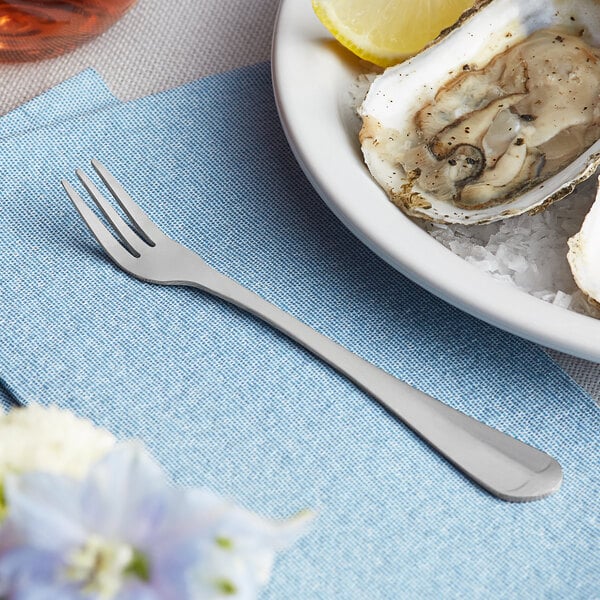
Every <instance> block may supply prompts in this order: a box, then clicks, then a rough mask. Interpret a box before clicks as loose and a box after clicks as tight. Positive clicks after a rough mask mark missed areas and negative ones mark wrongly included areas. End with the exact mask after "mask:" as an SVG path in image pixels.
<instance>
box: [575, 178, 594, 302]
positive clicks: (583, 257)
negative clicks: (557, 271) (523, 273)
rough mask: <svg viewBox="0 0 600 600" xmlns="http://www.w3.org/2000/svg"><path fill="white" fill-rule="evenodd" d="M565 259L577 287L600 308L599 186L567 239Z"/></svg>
mask: <svg viewBox="0 0 600 600" xmlns="http://www.w3.org/2000/svg"><path fill="white" fill-rule="evenodd" d="M568 245H569V252H568V253H567V260H568V261H569V266H570V267H571V272H572V273H573V279H575V283H576V284H577V287H578V288H579V289H580V290H581V291H582V292H583V293H584V294H585V296H586V298H587V299H588V300H589V301H590V302H591V304H592V305H594V306H596V308H600V261H599V260H598V257H600V186H599V188H598V191H597V192H596V199H595V201H594V203H593V204H592V207H591V208H590V210H589V212H588V213H587V215H586V217H585V219H584V221H583V225H582V226H581V229H580V230H579V231H578V232H577V233H576V234H575V235H574V236H573V237H571V238H569V240H568Z"/></svg>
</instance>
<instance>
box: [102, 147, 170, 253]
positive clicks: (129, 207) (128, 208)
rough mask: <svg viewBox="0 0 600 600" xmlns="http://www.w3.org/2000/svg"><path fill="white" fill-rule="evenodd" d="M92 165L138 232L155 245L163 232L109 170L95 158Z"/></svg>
mask: <svg viewBox="0 0 600 600" xmlns="http://www.w3.org/2000/svg"><path fill="white" fill-rule="evenodd" d="M92 166H93V167H94V169H95V170H96V172H97V173H98V175H100V177H101V179H102V181H104V183H105V185H106V187H107V188H108V189H109V190H110V192H111V193H112V195H113V196H114V197H115V199H116V200H117V202H118V203H119V205H120V206H121V208H122V209H123V210H124V211H125V213H126V214H127V216H128V217H129V218H130V219H131V222H132V223H134V224H135V226H136V227H137V229H138V233H139V234H140V235H141V236H142V237H143V238H144V239H145V240H146V241H147V242H148V243H149V244H150V245H152V246H153V245H155V242H156V241H158V240H159V239H160V238H161V237H164V235H165V234H164V233H163V232H162V231H161V230H160V229H159V228H158V227H157V226H156V225H155V224H154V222H153V221H152V220H151V219H150V217H149V216H148V215H147V214H146V213H145V212H144V211H143V210H142V209H141V208H140V207H139V206H138V204H136V203H135V202H134V200H133V199H132V198H131V196H130V195H129V194H128V193H127V192H126V191H125V189H124V188H123V186H122V185H121V184H120V183H119V182H118V181H117V180H116V179H115V177H114V176H113V175H112V174H111V173H110V172H109V170H108V169H107V168H106V167H105V166H104V165H103V164H102V163H101V162H100V161H99V160H96V159H95V158H94V159H92Z"/></svg>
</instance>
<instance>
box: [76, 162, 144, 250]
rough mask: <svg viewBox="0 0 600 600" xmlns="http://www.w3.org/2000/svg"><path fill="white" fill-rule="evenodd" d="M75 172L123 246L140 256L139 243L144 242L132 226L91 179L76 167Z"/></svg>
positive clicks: (140, 248)
mask: <svg viewBox="0 0 600 600" xmlns="http://www.w3.org/2000/svg"><path fill="white" fill-rule="evenodd" d="M75 173H77V177H79V179H80V180H81V183H83V185H84V187H85V189H86V190H87V191H88V193H89V194H90V196H91V197H92V199H93V200H94V202H95V203H96V206H97V207H98V208H99V209H100V210H101V211H102V214H103V215H104V216H105V217H106V220H107V221H108V222H109V223H110V224H111V225H112V226H113V228H114V230H115V232H116V233H117V235H118V237H119V238H120V240H121V241H122V242H123V244H124V245H125V247H126V248H127V249H128V250H129V251H130V252H131V253H132V254H134V255H135V256H141V251H142V247H141V245H142V244H143V243H144V242H143V240H141V239H140V238H139V236H138V235H137V233H135V232H134V231H133V230H132V228H131V227H130V226H129V225H128V224H127V223H126V222H125V221H124V220H123V218H122V217H121V215H119V213H118V212H117V211H116V210H115V209H114V208H113V207H112V206H111V204H110V203H109V202H108V201H107V200H106V199H105V198H104V197H103V196H102V194H101V193H100V191H99V190H98V188H97V187H96V186H95V185H94V183H93V182H92V180H91V179H90V178H89V177H88V176H87V175H86V174H85V173H84V172H83V171H82V170H81V169H77V170H76V171H75Z"/></svg>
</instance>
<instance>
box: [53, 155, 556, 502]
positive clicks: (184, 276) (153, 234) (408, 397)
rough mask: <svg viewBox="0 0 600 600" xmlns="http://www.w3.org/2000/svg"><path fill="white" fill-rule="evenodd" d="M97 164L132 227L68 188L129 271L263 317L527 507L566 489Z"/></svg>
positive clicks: (531, 458) (537, 463)
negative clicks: (184, 234)
mask: <svg viewBox="0 0 600 600" xmlns="http://www.w3.org/2000/svg"><path fill="white" fill-rule="evenodd" d="M92 165H93V167H94V169H95V170H96V172H97V173H98V175H99V176H100V178H101V179H102V181H103V182H104V184H105V185H106V187H107V188H108V190H109V191H110V193H111V195H112V196H113V197H114V199H115V200H116V201H117V203H118V204H119V205H120V207H121V209H122V210H123V211H124V213H125V215H126V216H127V217H128V220H129V223H127V222H126V221H125V219H123V217H122V216H121V215H120V213H119V212H118V211H117V210H116V209H115V208H114V207H113V206H112V204H111V203H110V202H109V201H108V200H106V199H105V198H104V197H103V196H102V194H101V193H100V191H99V190H98V188H97V187H96V186H95V185H94V183H93V182H92V181H91V179H90V178H89V177H88V176H87V175H86V174H85V173H84V172H83V171H81V170H77V176H78V177H79V179H80V180H81V182H82V183H83V185H84V187H85V188H86V190H87V192H88V193H89V195H90V196H91V197H92V199H93V200H94V202H95V203H96V205H97V206H98V208H99V209H100V211H101V212H102V214H103V215H104V217H105V219H106V221H108V223H109V224H110V226H111V227H112V230H113V232H111V230H110V229H109V228H108V227H107V226H106V225H105V224H104V222H103V221H102V220H101V219H100V218H99V217H98V216H97V215H96V213H95V212H94V211H93V210H92V209H91V208H90V207H89V206H88V205H87V204H86V203H85V202H84V200H83V199H82V198H81V196H80V195H79V193H78V192H77V191H76V190H75V188H74V187H73V186H72V185H71V184H70V183H69V182H67V181H64V180H63V182H62V183H63V186H64V188H65V190H66V192H67V194H68V195H69V198H70V199H71V200H72V202H73V204H74V205H75V207H76V208H77V210H78V212H79V214H80V215H81V217H82V218H83V220H84V221H85V223H86V224H87V226H88V227H89V229H90V230H91V232H92V234H93V235H94V237H95V238H96V239H97V240H98V243H99V244H100V245H101V246H102V247H103V248H104V250H105V251H106V253H107V254H108V255H109V257H110V258H111V259H112V260H113V261H114V262H115V263H116V264H117V265H118V266H119V267H120V268H121V269H123V270H124V271H126V272H127V273H130V274H131V275H133V276H134V277H137V278H138V279H142V280H144V281H149V282H152V283H158V284H164V285H187V286H192V287H197V288H200V289H202V290H204V291H206V292H209V293H211V294H214V295H216V296H218V297H220V298H223V299H224V300H227V301H229V302H231V303H233V304H235V305H236V306H239V307H241V308H243V309H245V310H246V311H248V312H250V313H251V314H253V315H256V316H257V317H259V318H261V319H263V320H264V321H266V322H267V323H269V324H270V325H272V326H273V327H275V328H277V329H278V330H280V331H281V332H283V333H285V334H286V335H288V336H289V337H290V338H292V339H293V340H295V341H296V342H298V343H299V344H301V345H302V346H304V347H305V348H306V349H307V350H309V351H310V352H312V353H313V354H315V355H316V356H318V357H319V358H321V359H322V360H324V361H325V362H327V363H328V364H329V365H330V366H332V367H333V368H335V369H336V370H337V371H339V372H340V373H342V374H344V375H346V376H347V377H348V378H349V379H350V380H352V381H353V382H354V383H356V384H357V385H358V386H359V387H360V388H361V389H363V390H364V391H365V392H367V393H368V394H370V395H371V396H372V397H373V398H374V399H375V400H377V401H378V402H380V403H381V404H382V405H383V406H384V407H385V408H386V409H387V410H388V411H389V412H391V413H392V414H394V415H395V416H396V417H398V418H399V419H400V420H401V421H403V422H404V423H405V424H406V425H408V426H409V427H410V428H411V429H412V430H413V431H415V432H416V433H417V434H418V435H419V436H421V438H423V439H424V440H425V441H426V442H428V443H429V444H430V445H431V446H432V447H433V448H435V449H436V450H437V451H438V452H440V453H441V454H442V455H443V456H445V457H446V458H447V459H448V460H449V461H450V462H451V463H452V464H454V465H455V466H456V467H457V468H458V469H459V470H460V471H462V472H463V473H464V474H465V475H467V476H468V477H470V478H471V479H472V480H473V481H474V482H476V483H477V484H479V485H480V486H481V487H483V488H484V489H486V490H487V491H489V492H490V493H492V494H494V495H495V496H497V497H498V498H501V499H503V500H508V501H513V502H524V501H529V500H536V499H539V498H543V497H545V496H548V495H549V494H552V493H553V492H555V491H556V490H558V489H559V487H560V485H561V482H562V469H561V467H560V465H559V464H558V462H556V460H554V459H553V458H552V457H550V456H548V455H547V454H546V453H544V452H541V451H540V450H537V449H535V448H533V447H531V446H529V445H527V444H524V443H523V442H520V441H518V440H516V439H514V438H512V437H510V436H508V435H506V434H504V433H501V432H500V431H498V430H496V429H493V428H491V427H488V426H487V425H485V424H483V423H481V422H479V421H477V420H475V419H473V418H472V417H469V416H467V415H465V414H463V413H461V412H460V411H458V410H455V409H453V408H451V407H449V406H447V405H445V404H443V403H442V402H440V401H439V400H436V399H435V398H432V397H431V396H429V395H427V394H425V393H423V392H420V391H419V390H416V389H415V388H413V387H411V386H410V385H408V384H407V383H404V382H403V381H400V380H399V379H396V378H395V377H393V376H392V375H390V374H389V373H386V372H385V371H382V370H381V369H379V368H377V367H376V366H375V365H373V364H371V363H369V362H367V361H365V360H363V359H362V358H360V357H359V356H357V355H356V354H353V353H352V352H350V351H349V350H347V349H346V348H344V347H342V346H340V345H339V344H337V343H336V342H334V341H333V340H331V339H330V338H328V337H326V336H324V335H322V334H320V333H318V332H317V331H315V330H314V329H312V328H311V327H309V326H308V325H305V324H304V323H302V322H301V321H299V320H298V319H296V318H295V317H293V316H292V315H290V314H288V313H286V312H284V311H282V310H281V309H280V308H278V307H277V306H275V305H273V304H271V303H269V302H267V301H266V300H264V299H263V298H261V297H260V296H258V295H257V294H255V293H254V292H252V291H250V290H249V289H247V288H245V287H243V286H242V285H240V284H238V283H236V282H235V281H234V280H233V279H230V278H229V277H227V276H225V275H223V274H221V273H219V272H218V271H216V270H215V269H213V268H212V267H211V266H210V265H208V263H206V262H205V261H204V260H202V258H200V256H198V255H197V254H196V253H195V252H192V251H191V250H190V249H189V248H186V247H185V246H182V245H181V244H179V243H178V242H176V241H174V240H172V239H171V238H169V237H168V236H167V235H165V234H164V233H163V232H162V231H161V230H160V229H159V228H158V227H157V226H156V225H155V224H154V223H153V222H152V220H151V219H150V218H149V217H148V215H146V213H145V212H144V211H143V210H142V209H141V208H140V207H139V206H138V205H137V204H136V203H135V202H134V201H133V200H132V199H131V197H130V196H129V194H127V192H126V191H125V190H124V188H123V186H121V184H120V183H119V182H118V181H117V180H116V179H115V178H114V177H113V176H112V175H111V174H110V172H109V171H108V170H107V169H106V167H104V166H103V165H102V164H101V163H99V162H98V161H96V160H93V161H92Z"/></svg>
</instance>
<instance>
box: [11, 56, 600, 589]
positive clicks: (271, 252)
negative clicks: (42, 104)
mask: <svg viewBox="0 0 600 600" xmlns="http://www.w3.org/2000/svg"><path fill="white" fill-rule="evenodd" d="M92 157H96V158H99V159H100V160H101V161H103V162H104V163H105V164H106V165H107V166H108V167H109V168H110V169H111V170H112V171H113V172H114V174H115V175H116V176H117V177H118V178H119V179H120V180H121V181H122V183H123V184H124V185H125V187H126V188H127V189H128V190H129V191H130V193H131V194H132V195H133V197H134V198H136V199H137V200H138V201H139V202H140V204H141V205H142V206H143V207H144V208H145V209H146V210H147V211H148V212H149V213H150V215H151V216H152V217H153V218H154V219H155V220H156V222H157V223H158V224H159V225H160V226H161V227H162V228H163V229H164V230H165V231H166V232H167V233H168V234H169V235H171V236H172V237H174V238H176V239H177V240H179V241H181V242H182V243H184V244H186V245H188V246H189V247H190V248H193V249H194V250H196V251H198V252H199V253H200V254H201V255H202V256H203V257H204V258H205V259H206V260H207V261H208V262H209V263H211V264H212V265H213V266H215V267H216V268H217V269H219V270H220V271H222V272H223V273H226V274H227V275H229V276H231V277H233V278H234V279H236V280H237V281H239V282H240V283H242V284H244V285H246V286H247V287H249V288H251V289H253V290H254V291H256V292H257V293H258V294H260V295H261V296H263V297H265V298H267V299H268V300H270V301H272V302H274V303H275V304H277V305H279V306H280V307H282V308H283V309H285V310H287V311H289V312H290V313H292V314H294V315H296V316H297V317H299V318H300V319H302V320H303V321H305V322H307V323H309V324H310V325H312V326H313V327H315V328H316V329H318V330H319V331H321V332H323V333H324V334H326V335H328V336H330V337H332V338H333V339H335V340H337V341H339V342H340V343H342V344H343V345H345V346H347V347H348V348H350V349H351V350H353V351H354V352H356V353H357V354H359V355H361V356H363V357H364V358H366V359H367V360H369V361H371V362H373V363H375V364H377V365H379V366H380V367H382V368H383V369H385V370H387V371H389V372H391V373H393V374H395V375H396V376H398V377H400V378H402V379H404V380H406V381H408V382H409V383H411V384H413V385H415V386H416V387H418V388H420V389H422V390H424V391H426V392H429V393H431V394H434V395H435V396H437V397H438V398H440V399H442V400H443V401H445V402H447V403H448V404H450V405H452V406H455V407H457V408H459V409H461V410H463V411H464V412H467V413H469V414H472V415H473V416H475V417H476V418H479V419H481V420H483V421H485V422H486V423H488V424H490V425H491V426H493V427H497V428H499V429H502V430H504V431H506V432H508V433H510V434H512V435H514V436H516V437H518V438H519V439H522V440H524V441H526V442H528V443H531V444H533V445H535V446H538V447H540V448H542V449H544V450H546V451H548V452H549V453H551V454H552V455H554V456H555V457H556V458H557V459H558V460H559V461H560V462H561V464H562V466H563V468H564V471H565V481H564V484H563V487H562V489H561V490H560V491H559V492H558V493H557V494H555V495H554V496H552V497H550V498H547V499H545V500H543V501H539V502H534V503H529V504H519V505H515V504H508V503H505V502H502V501H500V500H497V499H495V498H493V497H492V496H490V495H488V494H487V493H486V492H484V491H482V490H481V489H479V488H478V487H476V486H475V485H473V484H472V483H471V482H470V481H468V480H467V479H466V478H465V477H463V476H462V475H461V474H459V473H458V472H457V471H456V470H455V469H454V468H453V467H452V466H450V465H449V464H447V463H446V462H445V461H444V460H443V459H441V458H440V457H439V456H438V455H437V454H436V453H435V452H434V451H432V450H431V449H429V448H428V447H427V446H426V445H425V444H423V443H422V442H421V441H420V440H419V439H418V437H416V436H415V435H414V434H413V433H411V432H410V431H409V430H407V429H406V428H405V427H404V426H402V425H401V424H399V423H398V422H397V421H395V420H394V419H393V418H392V417H391V416H390V415H389V414H387V413H386V412H385V411H384V410H382V409H381V408H380V407H379V406H378V405H377V404H376V403H374V402H373V401H372V400H371V399H370V398H369V397H368V396H367V395H365V394H364V393H362V392H361V391H359V390H358V389H357V388H356V387H355V386H354V385H352V384H351V383H349V382H348V381H347V380H346V379H344V378H343V377H342V376H340V375H338V374H337V373H336V372H334V371H333V370H332V369H330V368H329V367H327V366H326V365H324V364H323V363H322V362H320V361H319V360H317V359H315V358H314V357H313V356H311V355H310V354H308V353H307V352H306V351H304V350H303V349H302V348H300V347H298V346H297V345H296V344H294V343H293V342H291V341H289V340H288V339H287V338H285V337H284V336H283V335H281V334H279V333H277V332H275V331H273V330H272V329H270V328H269V327H268V326H266V325H264V324H263V323H262V322H260V321H258V320H257V319H255V318H253V317H250V316H248V315H247V314H245V313H244V312H242V311H240V310H238V309H236V308H233V307H231V306H229V305H227V304H225V303H224V302H222V301H220V300H218V299H215V298H212V297H210V296H208V295H206V294H203V293H201V292H199V291H197V290H192V289H184V288H175V287H160V286H154V285H150V284H145V283H142V282H139V281H137V280H135V279H133V278H131V277H129V276H128V275H126V274H124V273H123V272H121V271H119V270H118V269H116V268H115V267H114V266H113V265H112V263H111V262H110V261H109V260H108V259H107V258H106V257H105V256H104V254H103V253H102V251H101V250H100V249H99V247H98V246H97V244H96V243H95V241H94V240H93V238H92V236H91V235H90V234H89V233H88V231H87V230H86V228H85V226H84V225H83V224H82V223H81V221H80V220H79V217H78V215H77V214H76V212H75V210H74V209H73V208H72V206H71V205H70V203H69V201H68V199H67V198H66V196H65V194H64V192H63V191H62V189H61V186H60V184H59V181H60V179H61V178H62V177H68V178H70V179H71V181H75V178H74V177H73V175H72V174H73V171H74V169H75V168H76V167H84V168H86V169H87V170H88V171H91V169H90V168H89V167H88V164H89V162H88V161H89V159H90V158H92ZM0 189H2V190H3V193H2V196H1V200H0V212H1V218H0V257H1V261H2V266H3V268H2V272H1V273H0V290H1V294H0V305H1V311H0V314H2V319H3V323H2V327H0V375H1V376H2V377H3V379H4V381H5V383H6V384H7V385H8V386H9V387H10V389H11V391H12V393H13V394H15V395H16V397H17V398H18V399H19V400H20V401H21V402H24V403H27V402H31V401H36V402H42V403H51V402H52V403H56V404H58V405H60V406H63V407H68V408H71V409H73V410H74V411H76V412H77V413H78V414H80V415H83V416H86V417H89V418H91V419H93V420H94V421H95V422H96V423H98V424H100V425H102V426H105V427H107V428H109V429H111V430H112V431H113V432H115V433H116V434H117V435H118V436H122V437H125V436H138V437H140V438H142V439H143V440H144V441H145V442H146V443H147V444H148V445H149V447H150V448H151V449H152V451H153V452H154V454H155V455H156V456H157V458H158V459H159V460H160V461H161V462H162V464H164V465H165V466H166V467H167V468H168V470H169V471H170V472H171V474H172V475H173V477H174V479H175V480H176V481H177V482H178V483H180V484H192V485H206V486H209V487H211V488H212V489H214V490H216V491H219V492H221V493H224V494H226V495H230V496H233V497H235V498H237V499H238V500H239V501H241V502H243V503H244V504H245V505H246V506H248V507H249V508H251V509H253V510H257V511H259V512H262V513H264V514H268V515H271V516H287V515H290V514H292V513H294V512H296V511H297V510H300V509H302V508H306V507H312V508H317V509H319V510H320V513H321V514H320V518H319V520H318V521H317V523H316V525H315V527H314V530H313V532H312V533H311V534H310V535H309V536H307V537H306V538H304V539H303V540H302V541H301V542H300V543H298V544H297V545H296V546H294V547H293V548H292V549H291V550H289V551H287V552H286V553H284V554H283V555H282V556H281V557H280V559H279V562H278V566H277V568H276V569H275V571H274V578H273V580H272V582H271V584H270V586H269V588H268V590H267V592H266V594H265V597H266V598H273V599H275V598H277V599H279V598H281V599H284V598H285V599H289V598H302V599H306V598H331V599H338V598H344V599H345V600H347V599H354V598H356V599H357V600H364V599H365V598H369V600H371V599H379V598H381V599H390V598H394V599H395V598H490V597H494V598H565V597H568V598H586V599H587V598H591V597H594V596H597V594H598V574H599V573H600V554H599V552H598V548H599V542H600V527H599V514H598V510H599V506H600V502H599V500H600V469H599V466H600V465H599V444H598V429H599V426H600V410H599V409H598V407H597V406H596V405H595V403H594V402H593V400H592V399H591V398H590V397H589V396H588V395H586V394H585V393H584V392H583V391H582V390H581V389H580V388H579V387H578V386H577V385H575V384H574V383H573V381H572V380H570V379H569V378H568V377H567V376H566V374H565V373H564V372H563V371H562V370H561V369H560V368H559V367H558V366H557V365H556V364H555V363H553V362H552V360H551V359H550V358H549V357H548V356H547V355H546V354H545V353H544V352H543V351H542V350H540V349H539V348H538V347H537V346H535V345H534V344H531V343H529V342H527V341H524V340H522V339H520V338H516V337H514V336H512V335H509V334H507V333H505V332H503V331H500V330H499V329H496V328H494V327H491V326H488V325H486V324H484V323H482V322H480V321H478V320H476V319H475V318H472V317H470V316H468V315H466V314H464V313H462V312H461V311H459V310H457V309H455V308H453V307H452V306H450V305H448V304H446V303H444V302H442V301H440V300H438V299H437V298H435V297H433V296H432V295H430V294H429V293H427V292H425V291H423V290H422V289H421V288H419V287H418V286H416V285H415V284H413V283H412V282H411V281H409V280H407V279H406V278H405V277H403V276H402V275H400V274H399V273H397V272H396V271H394V270H393V269H392V268H391V267H389V266H388V265H387V264H386V263H384V262H383V261H382V260H380V259H379V258H378V257H377V256H375V255H374V254H373V253H372V252H371V251H370V250H368V249H367V248H366V247H365V246H363V245H362V244H361V243H359V242H358V241H357V240H356V239H355V238H354V237H353V236H352V235H351V234H350V233H349V232H348V231H347V230H346V229H345V228H344V227H343V226H342V225H341V224H340V223H339V222H338V221H337V220H336V218H335V217H334V216H333V215H332V214H331V212H330V211H329V210H328V209H327V208H326V206H325V205H324V203H323V202H322V201H321V200H320V199H319V198H318V196H317V195H316V194H315V192H314V191H313V190H312V188H311V187H310V185H309V184H308V182H307V180H306V178H305V177H304V175H303V174H302V172H301V171H300V169H299V168H298V166H297V165H296V163H295V161H294V159H293V156H292V154H291V152H290V150H289V148H288V145H287V142H286V140H285V138H284V136H283V134H282V131H281V129H280V126H279V121H278V117H277V113H276V110H275V106H274V102H273V96H272V91H271V82H270V77H269V65H267V64H261V65H257V66H253V67H248V68H245V69H241V70H237V71H234V72H231V73H226V74H222V75H217V76H214V77H209V78H207V79H203V80H201V81H197V82H193V83H190V84H188V85H186V86H183V87H181V88H178V89H174V90H170V91H167V92H163V93H161V94H158V95H155V96H150V97H147V98H143V99H141V100H137V101H134V102H130V103H123V104H120V105H116V106H112V107H108V108H105V109H103V110H100V111H94V112H92V113H88V114H86V115H85V116H83V117H81V118H76V119H72V120H67V121H63V122H61V123H59V124H56V125H54V126H53V127H51V128H48V129H43V128H42V129H37V130H35V131H31V132H29V133H27V134H26V135H22V136H19V137H13V138H10V139H5V140H0Z"/></svg>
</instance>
